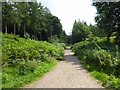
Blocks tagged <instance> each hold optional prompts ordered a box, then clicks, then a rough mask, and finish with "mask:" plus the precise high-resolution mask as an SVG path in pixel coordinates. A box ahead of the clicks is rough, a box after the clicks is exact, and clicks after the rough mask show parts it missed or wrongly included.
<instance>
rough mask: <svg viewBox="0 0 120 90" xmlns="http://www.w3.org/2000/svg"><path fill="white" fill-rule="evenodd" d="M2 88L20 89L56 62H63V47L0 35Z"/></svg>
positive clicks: (57, 44) (58, 44)
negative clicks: (0, 43)
mask: <svg viewBox="0 0 120 90" xmlns="http://www.w3.org/2000/svg"><path fill="white" fill-rule="evenodd" d="M1 36H2V87H3V88H13V87H20V86H23V85H24V84H27V83H30V82H31V81H33V80H36V78H39V77H41V76H42V75H44V73H46V72H48V71H49V70H50V69H51V68H52V67H53V66H54V65H55V64H56V62H57V61H56V60H63V55H64V47H63V45H62V44H60V43H54V44H51V43H48V42H46V41H44V42H43V41H35V40H31V39H28V40H27V39H24V38H20V37H19V36H14V35H10V34H4V35H3V34H2V33H1Z"/></svg>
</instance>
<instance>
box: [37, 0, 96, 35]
mask: <svg viewBox="0 0 120 90" xmlns="http://www.w3.org/2000/svg"><path fill="white" fill-rule="evenodd" d="M37 1H38V2H41V3H42V5H44V6H45V7H48V8H49V10H50V11H51V13H52V14H53V15H55V16H57V17H58V18H59V19H60V22H61V24H62V26H63V30H64V31H65V32H66V34H67V35H69V34H71V31H72V27H73V23H74V22H75V20H80V21H86V23H87V24H88V25H89V24H90V23H91V24H92V25H94V24H95V21H94V17H95V16H96V8H95V7H94V6H92V0H37Z"/></svg>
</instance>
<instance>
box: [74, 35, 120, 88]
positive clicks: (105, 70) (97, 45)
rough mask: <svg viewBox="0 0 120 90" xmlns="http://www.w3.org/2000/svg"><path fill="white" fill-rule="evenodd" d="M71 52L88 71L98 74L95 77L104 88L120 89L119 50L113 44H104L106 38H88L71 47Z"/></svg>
mask: <svg viewBox="0 0 120 90" xmlns="http://www.w3.org/2000/svg"><path fill="white" fill-rule="evenodd" d="M72 50H73V51H74V52H75V54H76V55H77V56H78V57H79V58H80V60H82V61H83V64H84V65H85V67H86V68H87V69H88V70H89V71H91V72H94V70H96V71H97V72H99V73H100V74H97V73H96V76H95V77H96V78H97V79H99V80H101V81H102V82H103V85H104V86H105V87H107V88H120V86H119V83H120V54H119V53H120V52H119V51H120V48H119V47H118V46H117V45H116V44H115V43H111V42H106V38H103V39H102V38H99V37H95V38H93V37H90V38H87V39H86V40H84V41H82V42H79V43H76V44H74V45H72ZM106 75H107V77H106ZM113 77H114V78H113ZM105 78H106V79H105Z"/></svg>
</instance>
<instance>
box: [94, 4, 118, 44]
mask: <svg viewBox="0 0 120 90" xmlns="http://www.w3.org/2000/svg"><path fill="white" fill-rule="evenodd" d="M93 6H95V7H96V9H97V16H96V17H95V20H96V23H97V26H98V27H100V28H103V29H104V33H106V34H107V37H108V41H109V40H110V36H111V35H112V33H113V32H116V33H117V34H116V35H115V36H116V43H120V42H119V38H120V31H119V19H120V17H119V11H120V7H119V6H120V2H109V3H108V2H93Z"/></svg>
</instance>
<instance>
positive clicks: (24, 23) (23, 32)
mask: <svg viewBox="0 0 120 90" xmlns="http://www.w3.org/2000/svg"><path fill="white" fill-rule="evenodd" d="M23 30H24V31H23V34H24V37H25V23H24V26H23Z"/></svg>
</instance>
